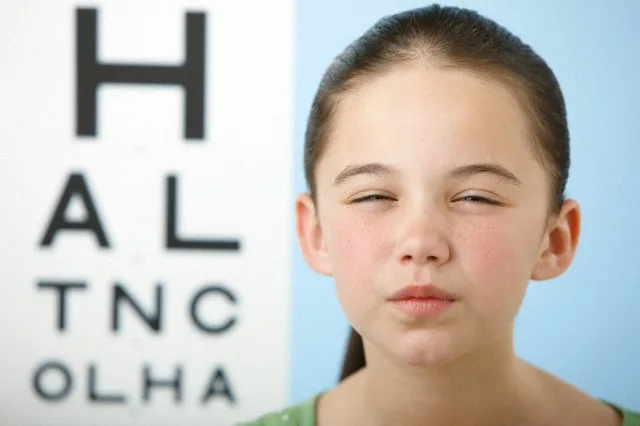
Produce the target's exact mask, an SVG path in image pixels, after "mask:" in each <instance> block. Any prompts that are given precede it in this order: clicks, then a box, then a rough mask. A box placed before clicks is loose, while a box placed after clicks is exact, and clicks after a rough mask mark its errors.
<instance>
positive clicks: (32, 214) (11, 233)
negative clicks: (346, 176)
mask: <svg viewBox="0 0 640 426" xmlns="http://www.w3.org/2000/svg"><path fill="white" fill-rule="evenodd" d="M0 28H1V31H2V38H0V93H2V95H1V97H0V109H1V112H2V120H0V134H1V135H2V141H1V147H2V148H1V151H0V192H1V195H2V208H1V210H0V238H1V243H0V271H1V272H2V278H3V279H2V281H1V282H0V300H1V302H0V303H1V307H2V309H0V319H1V320H2V327H0V340H1V341H2V351H0V375H1V377H2V382H3V384H2V386H0V423H2V424H7V425H9V424H10V425H45V424H46V425H69V424H92V425H99V424H104V425H125V424H127V425H128V424H137V425H143V424H149V425H160V424H166V425H174V424H182V425H200V424H202V425H204V424H207V425H227V424H229V425H230V424H233V423H235V422H238V421H241V420H248V419H251V418H254V417H256V416H258V415H259V414H262V413H263V412H265V411H268V410H272V409H274V408H277V407H281V406H283V405H285V404H286V402H287V395H288V390H287V386H288V385H287V383H288V377H287V376H288V370H287V368H288V365H289V359H288V356H289V355H288V354H289V341H288V340H289V337H288V331H289V326H288V316H289V315H288V309H289V297H290V295H289V288H290V280H291V278H290V271H289V269H290V266H289V265H290V257H291V256H290V250H291V247H290V245H291V235H290V233H291V231H290V229H291V228H292V226H291V223H292V220H293V217H292V214H291V213H292V208H291V190H292V189H291V188H292V185H291V180H292V176H291V175H292V173H291V168H292V165H291V162H292V161H291V157H292V154H291V153H292V127H293V126H292V97H293V94H292V92H293V78H292V72H293V64H292V56H293V53H292V52H293V47H292V46H293V1H290V0H279V1H270V2H261V1H252V0H240V1H235V0H234V1H208V2H204V1H200V2H198V1H188V0H176V1H172V2H153V1H145V2H141V1H136V2H125V1H115V0H114V1H110V0H103V1H100V2H85V1H76V2H73V1H50V0H31V1H25V2H3V3H2V4H1V5H0Z"/></svg>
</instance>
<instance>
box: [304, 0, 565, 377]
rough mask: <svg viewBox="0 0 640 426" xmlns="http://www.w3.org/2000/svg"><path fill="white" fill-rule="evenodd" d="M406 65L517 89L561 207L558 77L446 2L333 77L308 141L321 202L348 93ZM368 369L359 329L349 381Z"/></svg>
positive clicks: (553, 203)
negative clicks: (322, 176)
mask: <svg viewBox="0 0 640 426" xmlns="http://www.w3.org/2000/svg"><path fill="white" fill-rule="evenodd" d="M400 65H415V66H437V67H443V68H460V69H466V70H469V71H470V72H473V73H475V74H476V75H478V76H479V77H481V78H489V79H492V80H495V81H498V82H501V83H503V84H505V85H506V86H507V87H508V88H510V89H511V91H512V93H513V94H514V95H515V96H516V98H517V99H518V101H519V103H520V105H521V107H522V108H523V110H524V111H525V113H526V114H527V115H528V117H529V126H530V129H531V134H532V138H531V139H532V150H533V153H534V155H535V156H536V158H537V159H538V161H539V162H540V164H541V165H542V166H543V167H544V168H545V170H546V171H547V173H548V176H549V192H550V202H549V210H550V211H551V212H558V211H559V210H560V208H561V206H562V203H563V201H564V199H565V196H564V191H565V186H566V182H567V178H568V174H569V130H568V127H567V120H566V112H565V105H564V99H563V97H562V92H561V91H560V86H559V85H558V81H557V80H556V78H555V76H554V74H553V72H552V71H551V69H550V68H549V66H548V65H547V64H546V63H545V61H544V60H543V59H542V58H540V56H538V55H537V54H536V53H535V52H534V51H533V50H532V49H531V48H530V47H529V46H528V45H526V44H525V43H523V42H522V41H521V40H520V39H519V38H518V37H516V36H515V35H513V34H511V33H510V32H509V31H508V30H507V29H505V28H504V27H502V26H500V25H498V24H497V23H495V22H494V21H492V20H490V19H487V18H485V17H483V16H481V15H479V14H478V13H476V12H474V11H471V10H467V9H460V8H456V7H441V6H438V5H433V6H429V7H424V8H420V9H414V10H409V11H406V12H402V13H398V14H395V15H391V16H388V17H385V18H383V19H381V20H380V21H378V22H377V23H376V24H375V25H373V26H372V27H371V28H370V29H369V30H367V31H366V32H365V33H364V34H363V35H362V36H361V37H359V38H358V39H357V40H355V41H354V42H353V43H352V44H350V45H349V46H348V47H347V48H346V49H345V50H344V51H343V52H342V53H341V54H340V55H338V56H337V57H336V59H335V60H334V61H333V62H332V63H331V65H330V66H329V68H328V69H327V71H326V72H325V74H324V76H323V78H322V81H321V82H320V86H319V88H318V91H317V93H316V95H315V98H314V101H313V104H312V107H311V112H310V115H309V120H308V123H307V130H306V136H305V151H304V165H305V175H306V179H307V184H308V186H309V190H310V193H311V196H312V198H313V199H314V201H316V200H317V197H316V183H315V169H316V165H317V163H318V161H319V160H320V158H321V157H322V155H323V153H324V152H325V150H326V149H327V145H328V141H329V137H330V134H331V131H332V122H333V118H334V116H335V113H336V110H337V109H338V108H339V104H340V98H341V95H342V94H344V93H348V92H349V91H352V90H354V89H356V88H357V87H359V86H360V85H362V84H364V83H366V82H367V81H368V79H369V80H370V79H372V78H374V77H376V76H379V75H381V74H384V73H385V72H388V71H389V70H391V69H392V68H394V67H397V66H400ZM318 207H319V206H318ZM363 365H364V352H363V349H362V339H361V338H360V336H359V335H358V334H357V333H356V332H355V331H354V330H353V329H352V331H351V336H350V339H349V348H348V351H347V356H346V358H345V365H344V368H343V372H342V377H343V378H344V377H346V376H347V375H349V374H351V373H352V372H354V371H356V370H357V369H359V368H360V367H362V366H363Z"/></svg>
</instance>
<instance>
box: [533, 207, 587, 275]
mask: <svg viewBox="0 0 640 426" xmlns="http://www.w3.org/2000/svg"><path fill="white" fill-rule="evenodd" d="M579 237H580V206H579V205H578V203H577V202H576V201H575V200H566V201H565V202H564V203H563V204H562V208H561V209H560V213H559V214H558V215H557V216H555V217H554V218H552V219H551V222H550V224H549V227H548V228H547V229H546V230H545V236H544V238H543V243H542V246H541V248H540V254H539V256H538V261H537V262H536V264H535V265H534V268H533V272H532V273H531V279H532V280H548V279H550V278H554V277H557V276H558V275H560V274H562V273H563V272H564V271H566V270H567V268H568V267H569V265H570V264H571V261H572V260H573V257H574V255H575V254H576V248H577V247H578V238H579Z"/></svg>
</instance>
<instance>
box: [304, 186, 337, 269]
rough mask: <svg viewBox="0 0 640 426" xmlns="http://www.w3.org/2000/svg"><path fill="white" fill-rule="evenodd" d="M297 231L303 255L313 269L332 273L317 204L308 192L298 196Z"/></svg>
mask: <svg viewBox="0 0 640 426" xmlns="http://www.w3.org/2000/svg"><path fill="white" fill-rule="evenodd" d="M296 232H297V234H298V244H299V245H300V250H301V251H302V255H303V256H304V258H305V260H306V261H307V263H308V264H309V266H310V267H311V269H313V270H314V271H316V272H317V273H319V274H322V275H331V262H330V261H329V255H328V252H327V247H326V245H325V241H324V236H323V235H322V228H321V227H320V220H319V218H318V214H317V211H316V206H315V204H314V203H313V200H312V199H311V196H310V195H309V194H306V193H305V194H300V195H299V196H298V198H296Z"/></svg>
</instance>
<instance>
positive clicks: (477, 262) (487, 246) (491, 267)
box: [458, 220, 536, 317]
mask: <svg viewBox="0 0 640 426" xmlns="http://www.w3.org/2000/svg"><path fill="white" fill-rule="evenodd" d="M532 236H533V232H532V231H531V230H529V229H526V226H513V224H512V225H511V226H510V224H509V222H506V221H501V222H497V221H496V222H494V221H491V220H486V221H483V222H479V223H475V224H474V226H472V227H470V228H469V229H468V230H467V231H466V232H465V233H464V236H461V237H460V238H459V239H458V253H460V262H461V266H462V269H463V273H464V275H465V277H466V279H467V280H468V282H469V283H470V287H471V288H470V289H469V290H470V291H471V292H473V298H472V300H474V301H475V302H477V303H478V307H479V308H480V311H481V312H493V311H495V306H503V307H505V310H504V312H503V313H504V314H505V315H506V316H509V317H511V316H514V315H515V314H516V313H517V310H518V309H519V306H520V304H521V302H522V298H523V297H524V292H525V290H526V287H527V283H528V280H529V277H530V275H531V269H532V267H533V265H532V256H531V255H532V249H533V248H534V247H535V243H536V242H535V240H534V239H533V238H532ZM492 314H493V313H492Z"/></svg>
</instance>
